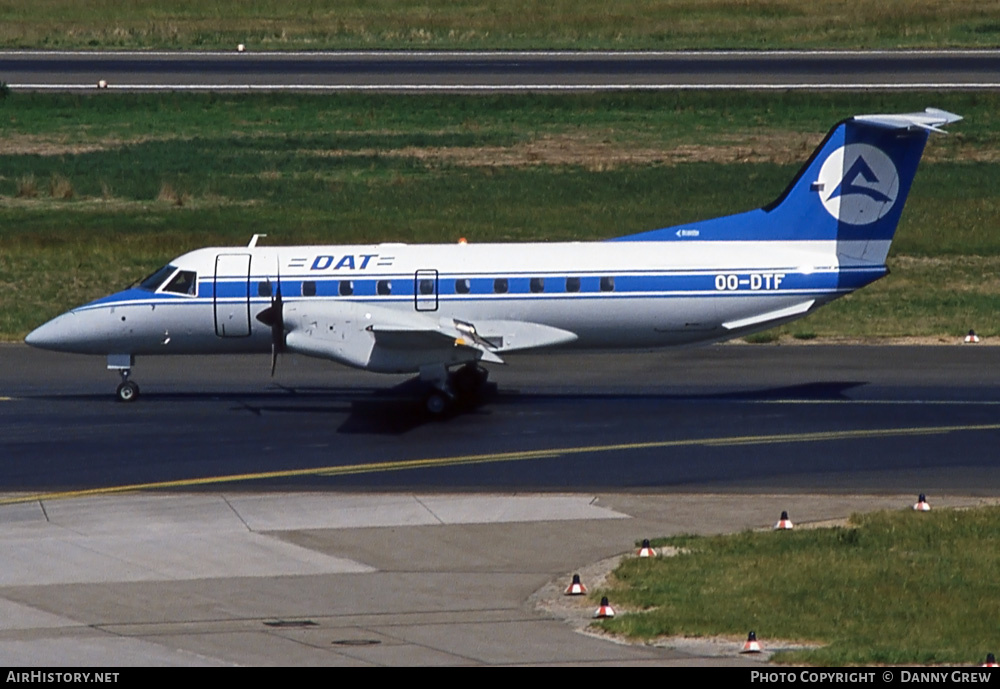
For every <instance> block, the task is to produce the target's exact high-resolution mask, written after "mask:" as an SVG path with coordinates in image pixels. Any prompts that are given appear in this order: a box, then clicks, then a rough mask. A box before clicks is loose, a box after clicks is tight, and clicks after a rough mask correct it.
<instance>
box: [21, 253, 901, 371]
mask: <svg viewBox="0 0 1000 689" xmlns="http://www.w3.org/2000/svg"><path fill="white" fill-rule="evenodd" d="M170 265H171V266H173V267H175V268H176V270H177V271H178V272H176V273H175V275H176V276H177V277H176V278H175V279H174V280H173V281H171V280H170V279H169V276H167V277H168V279H167V280H166V281H165V282H164V283H163V284H161V285H159V286H154V287H155V288H153V289H150V288H145V289H143V288H132V289H129V290H125V291H123V292H119V293H116V294H113V295H111V296H109V297H105V298H103V299H99V300H97V301H95V302H92V303H90V304H87V305H85V306H81V307H79V308H77V309H74V310H72V311H70V312H68V313H66V314H63V315H62V316H59V317H58V318H56V319H54V320H52V321H50V322H49V323H47V324H45V325H44V326H42V327H40V328H39V329H38V330H36V331H35V332H33V333H32V334H31V335H30V336H29V339H28V341H29V343H31V344H35V345H37V346H42V347H46V348H49V349H58V350H64V351H75V352H84V353H91V354H108V355H111V354H118V355H125V354H128V355H136V354H141V355H147V354H181V353H226V352H256V351H260V352H266V351H268V350H269V349H270V347H271V338H272V333H271V328H270V327H268V326H267V325H265V324H264V323H262V322H260V321H258V319H257V318H256V316H257V315H258V314H259V313H260V312H261V311H263V310H264V309H266V308H267V307H268V306H269V305H270V304H271V303H272V300H273V299H274V296H275V295H276V293H277V291H278V287H279V285H280V290H281V297H282V300H283V302H284V304H285V305H287V306H292V305H299V307H300V309H301V310H304V311H307V312H308V310H309V308H310V307H311V305H320V304H324V303H331V302H337V303H348V302H352V303H357V304H369V305H372V306H373V307H378V308H382V309H390V310H393V311H397V312H400V313H407V314H420V315H421V316H425V317H427V318H429V319H432V320H433V321H437V320H439V319H443V318H446V319H458V320H461V321H466V322H469V323H472V324H476V323H477V322H482V321H508V322H509V321H518V322H525V323H531V324H541V325H545V326H551V327H552V328H558V329H561V330H565V331H569V332H571V333H574V334H575V335H576V336H577V338H576V340H575V342H573V343H572V344H573V345H574V346H580V347H591V348H603V349H627V348H656V347H668V346H674V345H683V344H693V343H698V342H708V341H714V340H721V339H726V338H729V337H734V336H737V335H740V334H743V333H745V332H750V331H753V330H759V329H762V328H767V327H771V326H773V325H776V324H778V323H780V322H784V321H787V320H791V319H792V318H796V317H800V316H802V315H804V314H805V313H807V312H808V311H810V310H812V309H813V308H815V307H816V306H819V305H821V304H823V303H826V302H828V301H830V300H832V299H834V298H836V297H838V296H842V295H843V294H846V293H848V292H851V291H853V290H855V289H857V288H858V287H861V286H862V285H864V284H867V283H869V282H871V281H873V280H875V279H877V278H879V277H881V276H882V275H884V274H885V267H884V266H882V265H873V264H867V265H864V264H863V265H854V266H848V267H842V266H841V265H839V261H838V258H837V250H836V243H835V242H832V241H760V242H755V241H717V242H707V241H699V240H692V241H671V242H645V241H638V242H574V243H527V244H480V245H477V244H464V243H460V244H447V245H403V244H376V245H361V246H298V247H228V248H206V249H199V250H197V251H193V252H191V253H188V254H185V255H183V256H181V257H179V258H177V259H176V260H175V261H172V262H171V264H170ZM181 271H184V272H185V275H187V274H188V273H193V274H194V278H193V279H192V281H191V285H190V286H189V287H188V288H187V289H186V290H185V289H179V288H178V286H177V284H173V285H171V284H170V283H171V282H174V283H183V281H182V280H180V276H181Z"/></svg>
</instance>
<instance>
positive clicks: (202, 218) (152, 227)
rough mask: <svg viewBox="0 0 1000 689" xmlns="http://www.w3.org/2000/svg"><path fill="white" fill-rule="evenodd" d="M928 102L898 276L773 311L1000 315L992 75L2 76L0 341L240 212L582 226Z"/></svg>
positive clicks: (345, 232)
mask: <svg viewBox="0 0 1000 689" xmlns="http://www.w3.org/2000/svg"><path fill="white" fill-rule="evenodd" d="M931 104H933V105H935V106H938V107H943V108H947V109H950V110H953V111H955V112H958V113H961V114H963V115H965V116H966V118H967V119H966V121H963V122H961V123H959V124H958V125H956V126H954V127H952V128H951V129H952V131H954V132H955V133H954V134H953V135H951V136H948V137H934V138H933V139H932V141H931V143H930V146H929V148H928V152H927V156H926V159H925V161H924V163H923V164H922V167H921V170H920V172H919V173H918V175H917V180H916V183H915V184H914V188H913V192H912V195H911V198H910V202H909V205H908V206H907V209H906V211H905V212H904V214H903V222H902V224H901V226H900V229H899V232H898V234H897V241H896V242H895V243H894V245H893V254H892V256H891V257H890V268H892V270H893V272H892V274H891V275H890V276H889V277H888V278H887V279H885V280H883V281H881V282H879V283H876V285H873V286H871V287H869V288H866V289H865V290H862V291H861V292H859V293H857V294H856V295H853V296H851V297H850V298H848V299H846V300H842V301H840V302H837V303H835V304H833V305H831V306H829V307H826V308H824V309H821V310H820V311H819V312H818V313H817V314H816V315H815V316H811V317H810V318H809V319H806V320H805V321H802V322H800V323H797V324H793V325H791V326H788V328H789V329H791V328H799V329H798V330H786V332H792V333H797V332H804V333H813V334H815V335H817V336H828V335H844V334H847V335H851V334H857V335H869V334H872V335H903V334H914V335H919V334H958V333H961V332H964V331H966V330H968V328H970V327H975V328H976V329H977V331H978V332H981V334H984V335H992V334H998V333H1000V324H995V323H994V321H995V318H993V317H992V314H993V313H994V312H995V308H994V307H995V305H996V303H997V299H998V298H1000V283H998V282H997V281H996V280H994V279H993V278H992V275H994V274H996V268H997V267H998V265H997V264H998V262H1000V259H998V257H1000V234H998V233H996V232H995V231H994V228H995V227H997V226H998V224H1000V223H998V221H1000V203H998V201H997V197H996V193H995V190H996V189H997V188H1000V156H998V155H997V154H996V151H997V150H1000V94H962V93H948V94H926V93H924V94H878V93H865V94H856V93H854V94H829V95H820V94H805V93H786V94H743V95H742V96H741V97H740V98H739V99H733V98H731V96H729V95H727V94H719V93H699V92H691V93H622V94H587V95H583V94H580V95H541V94H539V95H516V96H432V95H422V96H406V97H401V96H390V95H360V94H356V95H327V96H316V95H291V94H285V95H282V94H247V95H237V94H228V95H214V94H160V95H152V94H146V95H119V94H111V95H109V94H104V93H99V94H90V95H54V94H25V93H14V94H10V95H8V97H6V98H4V99H0V144H2V145H0V288H2V290H0V338H7V339H17V338H20V337H22V336H23V335H24V334H25V333H26V332H27V331H28V330H30V329H31V328H32V327H34V326H35V325H37V324H38V323H40V322H42V321H43V320H44V319H45V318H48V317H51V316H52V315H54V314H56V313H58V312H61V311H63V310H66V309H68V308H70V307H72V306H74V305H76V304H79V303H82V302H84V301H87V300H89V299H92V298H94V297H97V296H101V295H104V294H107V293H109V292H112V291H114V290H116V289H118V288H120V287H122V286H124V285H126V284H129V283H130V282H132V281H133V280H135V279H136V278H139V277H142V276H143V275H145V274H147V273H149V272H150V271H152V270H153V269H155V268H156V267H157V266H159V265H161V264H162V263H164V262H165V261H167V260H169V259H171V258H173V257H175V256H177V255H180V254H181V253H183V252H185V251H187V250H190V249H193V248H196V247H200V246H208V245H230V246H233V245H243V244H245V243H246V241H247V240H248V239H249V237H250V235H252V234H254V233H266V234H268V237H267V239H266V240H265V241H266V242H268V243H272V244H305V243H352V242H371V241H405V242H438V241H444V242H451V241H454V240H455V239H457V238H458V237H460V236H464V237H466V238H468V239H469V241H473V242H486V241H521V240H524V241H529V240H531V241H534V240H541V241H545V240H550V241H555V240H587V239H604V238H609V237H614V236H620V235H623V234H629V233H633V232H638V231H642V230H647V229H653V228H656V227H663V226H669V225H674V224H679V223H683V222H687V221H691V220H696V219H700V218H704V217H710V216H715V215H721V214H724V213H732V212H738V211H742V210H746V209H749V208H754V207H758V206H760V205H762V204H763V203H766V202H767V201H770V200H771V199H772V198H774V197H775V196H776V195H777V194H778V193H780V192H781V190H782V189H783V188H784V187H785V185H786V184H787V182H788V180H789V179H790V178H791V177H792V175H793V174H794V173H795V171H796V170H797V169H798V167H799V165H800V164H801V162H802V161H803V160H804V159H805V158H806V157H807V156H808V155H809V153H810V152H811V151H812V149H813V148H814V147H815V146H816V144H817V143H818V142H819V141H820V140H821V139H822V137H823V135H824V133H825V132H826V130H827V129H828V128H829V127H830V126H831V125H832V124H833V123H834V122H836V121H837V120H839V119H841V118H843V117H845V116H847V115H850V114H854V113H858V112H878V111H883V112H885V111H888V112H893V111H896V112H898V111H906V110H913V109H919V108H922V107H924V106H926V105H931ZM53 192H55V193H53ZM764 337H770V336H769V335H765V336H764Z"/></svg>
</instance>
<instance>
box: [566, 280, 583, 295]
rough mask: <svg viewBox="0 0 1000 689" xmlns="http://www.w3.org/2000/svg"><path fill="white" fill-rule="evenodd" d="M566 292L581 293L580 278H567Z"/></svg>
mask: <svg viewBox="0 0 1000 689" xmlns="http://www.w3.org/2000/svg"><path fill="white" fill-rule="evenodd" d="M566 291H567V292H579V291H580V278H577V277H572V278H566Z"/></svg>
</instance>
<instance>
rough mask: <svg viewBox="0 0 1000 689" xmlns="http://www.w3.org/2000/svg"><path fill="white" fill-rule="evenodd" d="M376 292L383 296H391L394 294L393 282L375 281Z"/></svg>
mask: <svg viewBox="0 0 1000 689" xmlns="http://www.w3.org/2000/svg"><path fill="white" fill-rule="evenodd" d="M375 292H376V293H377V294H380V295H382V296H383V297H387V296H389V295H390V294H392V283H391V282H389V281H388V280H379V281H378V282H376V283H375Z"/></svg>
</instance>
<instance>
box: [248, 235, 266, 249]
mask: <svg viewBox="0 0 1000 689" xmlns="http://www.w3.org/2000/svg"><path fill="white" fill-rule="evenodd" d="M266 236H267V235H266V234H255V235H254V236H253V237H251V238H250V243H249V244H247V248H248V249H252V248H254V247H255V246H257V240H258V239H260V238H261V237H266Z"/></svg>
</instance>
